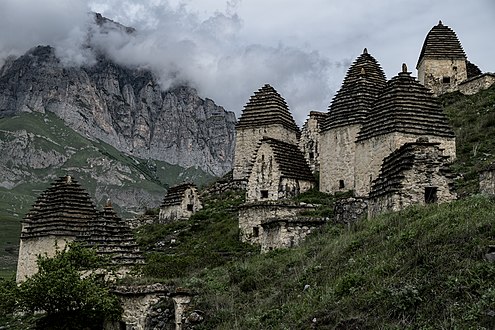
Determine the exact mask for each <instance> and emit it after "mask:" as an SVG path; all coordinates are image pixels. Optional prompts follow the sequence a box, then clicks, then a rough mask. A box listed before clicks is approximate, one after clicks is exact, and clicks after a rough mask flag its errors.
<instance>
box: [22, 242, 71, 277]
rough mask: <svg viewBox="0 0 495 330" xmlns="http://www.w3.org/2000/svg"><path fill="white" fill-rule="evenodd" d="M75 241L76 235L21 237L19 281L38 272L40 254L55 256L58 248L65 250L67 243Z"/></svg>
mask: <svg viewBox="0 0 495 330" xmlns="http://www.w3.org/2000/svg"><path fill="white" fill-rule="evenodd" d="M72 241H74V237H59V236H48V237H36V238H29V239H21V244H20V247H19V252H20V254H19V258H18V260H17V273H16V281H17V283H19V282H23V281H25V280H26V279H27V278H28V277H31V276H33V275H34V274H36V273H37V272H38V264H37V263H36V261H37V260H38V256H39V255H43V256H45V255H46V256H48V257H53V256H55V252H56V251H57V250H63V249H64V248H65V246H66V245H67V243H69V242H72Z"/></svg>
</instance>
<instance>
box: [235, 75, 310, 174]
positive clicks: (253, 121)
mask: <svg viewBox="0 0 495 330" xmlns="http://www.w3.org/2000/svg"><path fill="white" fill-rule="evenodd" d="M300 135H301V132H300V130H299V127H297V125H296V122H295V121H294V118H292V115H291V113H290V112H289V108H288V107H287V103H286V102H285V100H284V99H283V98H282V97H281V96H280V94H279V93H278V92H277V91H276V90H275V89H274V88H273V87H272V86H270V85H268V84H267V85H264V86H263V87H262V88H260V89H259V90H258V91H257V92H255V93H254V95H253V96H251V98H250V100H249V102H248V103H247V104H246V106H245V107H244V110H243V111H242V114H241V117H240V118H239V121H238V122H237V124H236V143H235V151H234V169H233V178H234V180H246V179H247V177H248V172H249V169H250V167H251V160H252V158H253V157H254V153H255V151H256V148H257V146H258V142H259V141H260V140H261V139H262V138H263V137H270V138H273V139H277V140H281V141H284V142H287V143H290V144H295V145H297V143H298V141H299V137H300Z"/></svg>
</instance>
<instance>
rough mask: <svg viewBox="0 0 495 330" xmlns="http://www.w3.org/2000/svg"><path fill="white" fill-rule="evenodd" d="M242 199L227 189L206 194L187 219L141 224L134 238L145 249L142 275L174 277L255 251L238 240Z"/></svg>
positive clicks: (254, 252) (151, 279)
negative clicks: (217, 192)
mask: <svg viewBox="0 0 495 330" xmlns="http://www.w3.org/2000/svg"><path fill="white" fill-rule="evenodd" d="M243 201H244V196H243V194H242V193H226V194H223V195H221V196H215V197H212V198H207V199H206V200H205V201H204V208H203V209H202V210H200V211H198V212H196V213H195V214H194V215H193V216H192V217H191V218H190V219H189V220H187V221H177V222H172V223H168V224H153V225H147V226H144V227H141V228H140V229H139V230H138V231H137V239H138V243H139V244H140V245H141V246H142V247H143V249H144V250H145V251H146V265H145V266H144V267H143V273H144V275H145V277H147V278H149V279H150V282H153V281H155V279H156V278H161V279H162V280H164V279H166V280H172V279H177V278H180V277H183V276H186V275H189V274H191V273H196V272H199V271H203V270H205V269H211V268H214V267H217V266H220V265H223V264H225V263H227V262H229V261H230V260H235V259H243V258H245V257H246V256H249V255H252V254H257V253H258V251H259V249H258V248H256V247H253V246H251V245H249V244H245V243H241V242H240V241H239V228H238V221H237V212H236V206H238V205H239V204H240V203H242V202H243ZM140 281H141V282H142V281H146V279H140Z"/></svg>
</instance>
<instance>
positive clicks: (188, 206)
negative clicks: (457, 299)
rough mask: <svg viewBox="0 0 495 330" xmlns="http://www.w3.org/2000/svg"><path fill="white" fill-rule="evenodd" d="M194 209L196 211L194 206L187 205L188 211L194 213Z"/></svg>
mask: <svg viewBox="0 0 495 330" xmlns="http://www.w3.org/2000/svg"><path fill="white" fill-rule="evenodd" d="M193 209H194V204H187V210H188V211H189V212H192V211H193Z"/></svg>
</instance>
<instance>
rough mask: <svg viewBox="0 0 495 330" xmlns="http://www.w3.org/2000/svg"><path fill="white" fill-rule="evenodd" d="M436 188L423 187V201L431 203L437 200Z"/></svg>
mask: <svg viewBox="0 0 495 330" xmlns="http://www.w3.org/2000/svg"><path fill="white" fill-rule="evenodd" d="M437 190H438V188H437V187H425V203H427V204H431V203H436V202H437V200H438V198H437Z"/></svg>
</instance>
